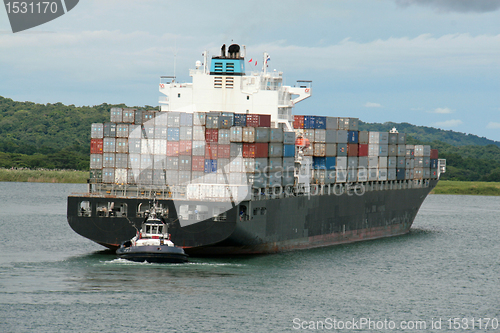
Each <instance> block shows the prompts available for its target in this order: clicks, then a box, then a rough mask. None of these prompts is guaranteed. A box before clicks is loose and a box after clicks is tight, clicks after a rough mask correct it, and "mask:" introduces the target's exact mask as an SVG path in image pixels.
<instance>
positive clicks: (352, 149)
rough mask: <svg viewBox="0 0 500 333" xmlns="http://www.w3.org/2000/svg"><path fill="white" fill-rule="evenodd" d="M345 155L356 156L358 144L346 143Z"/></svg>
mask: <svg viewBox="0 0 500 333" xmlns="http://www.w3.org/2000/svg"><path fill="white" fill-rule="evenodd" d="M347 156H358V144H357V143H348V144H347Z"/></svg>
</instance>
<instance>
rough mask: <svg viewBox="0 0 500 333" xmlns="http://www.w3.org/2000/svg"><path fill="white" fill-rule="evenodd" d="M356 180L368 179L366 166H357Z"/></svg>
mask: <svg viewBox="0 0 500 333" xmlns="http://www.w3.org/2000/svg"><path fill="white" fill-rule="evenodd" d="M358 181H360V182H366V181H368V168H365V167H359V168H358Z"/></svg>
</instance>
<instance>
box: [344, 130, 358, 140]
mask: <svg viewBox="0 0 500 333" xmlns="http://www.w3.org/2000/svg"><path fill="white" fill-rule="evenodd" d="M358 136H359V132H358V131H349V132H347V141H348V142H349V143H358Z"/></svg>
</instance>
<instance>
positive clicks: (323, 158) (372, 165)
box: [294, 116, 438, 184]
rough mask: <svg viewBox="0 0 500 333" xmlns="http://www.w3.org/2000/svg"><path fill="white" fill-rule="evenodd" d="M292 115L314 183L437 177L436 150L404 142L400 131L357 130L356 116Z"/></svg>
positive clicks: (404, 138)
mask: <svg viewBox="0 0 500 333" xmlns="http://www.w3.org/2000/svg"><path fill="white" fill-rule="evenodd" d="M294 117H295V118H294V128H295V131H296V132H297V133H301V134H303V135H304V137H305V138H307V139H309V141H310V143H311V148H309V149H305V155H306V156H308V157H306V158H309V159H310V160H311V163H310V164H311V165H312V168H313V171H312V175H313V181H314V182H316V183H324V184H329V183H342V182H354V181H359V182H364V181H386V180H404V179H429V178H431V179H437V175H438V172H437V171H438V170H437V168H438V152H437V150H435V149H430V146H414V145H407V144H406V135H405V134H404V133H387V132H368V131H359V129H358V119H357V118H337V117H316V116H294Z"/></svg>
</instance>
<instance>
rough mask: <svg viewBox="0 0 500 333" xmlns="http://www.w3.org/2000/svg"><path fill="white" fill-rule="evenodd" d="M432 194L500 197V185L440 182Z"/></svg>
mask: <svg viewBox="0 0 500 333" xmlns="http://www.w3.org/2000/svg"><path fill="white" fill-rule="evenodd" d="M431 194H459V195H492V196H500V183H499V182H470V181H456V180H440V181H439V182H438V184H437V186H436V187H435V188H434V189H433V190H432V191H431Z"/></svg>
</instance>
